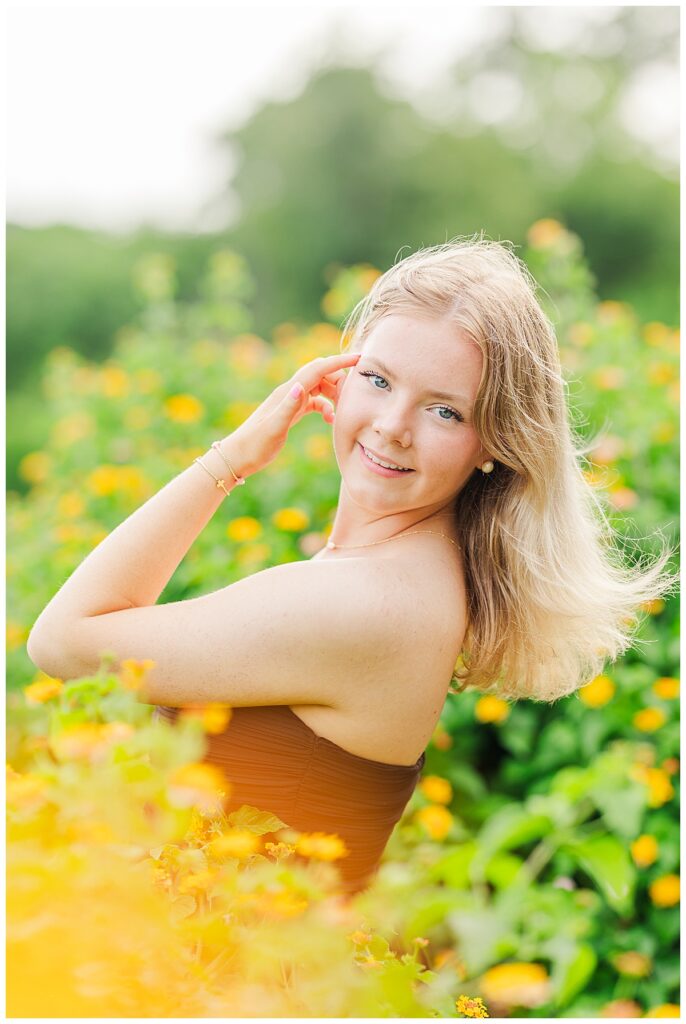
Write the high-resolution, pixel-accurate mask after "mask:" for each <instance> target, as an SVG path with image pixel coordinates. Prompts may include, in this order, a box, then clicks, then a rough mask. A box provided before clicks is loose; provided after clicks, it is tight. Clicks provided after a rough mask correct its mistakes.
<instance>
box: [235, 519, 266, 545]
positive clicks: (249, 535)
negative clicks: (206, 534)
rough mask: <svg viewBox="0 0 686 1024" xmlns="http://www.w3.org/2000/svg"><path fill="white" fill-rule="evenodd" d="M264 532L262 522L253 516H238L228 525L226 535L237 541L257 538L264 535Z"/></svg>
mask: <svg viewBox="0 0 686 1024" xmlns="http://www.w3.org/2000/svg"><path fill="white" fill-rule="evenodd" d="M262 532H263V531H262V524H261V523H260V522H259V521H258V520H257V519H253V517H252V516H238V518H237V519H232V520H231V521H230V522H229V523H228V524H227V527H226V536H227V537H228V538H229V540H236V541H246V540H255V539H256V538H257V537H261V536H262Z"/></svg>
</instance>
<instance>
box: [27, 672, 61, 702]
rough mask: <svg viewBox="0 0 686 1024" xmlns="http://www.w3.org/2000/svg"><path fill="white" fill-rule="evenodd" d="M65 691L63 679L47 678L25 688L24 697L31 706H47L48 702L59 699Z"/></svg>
mask: <svg viewBox="0 0 686 1024" xmlns="http://www.w3.org/2000/svg"><path fill="white" fill-rule="evenodd" d="M63 689H64V683H63V682H62V680H61V679H53V678H51V677H50V676H45V678H43V679H37V680H36V681H35V682H33V683H31V684H30V685H29V686H25V687H24V696H25V697H26V700H27V701H28V703H29V704H45V702H46V701H47V700H52V698H53V697H57V695H58V694H60V693H61V692H62V690H63Z"/></svg>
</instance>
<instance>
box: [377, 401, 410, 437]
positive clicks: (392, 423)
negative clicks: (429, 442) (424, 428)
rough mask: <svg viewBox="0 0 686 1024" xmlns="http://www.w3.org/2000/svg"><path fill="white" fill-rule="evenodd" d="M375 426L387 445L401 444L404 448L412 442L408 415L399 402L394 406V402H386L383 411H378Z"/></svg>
mask: <svg viewBox="0 0 686 1024" xmlns="http://www.w3.org/2000/svg"><path fill="white" fill-rule="evenodd" d="M373 426H374V430H375V432H376V433H377V434H378V435H379V436H380V437H382V438H383V441H384V444H386V445H390V444H399V445H400V446H401V447H402V448H409V446H410V444H411V443H412V434H411V431H410V427H409V425H408V422H407V416H406V415H405V414H404V413H403V411H402V410H401V408H400V406H399V405H397V404H396V405H395V406H394V405H393V403H392V402H387V403H385V408H384V409H383V411H378V412H377V414H376V416H375V418H374V425H373Z"/></svg>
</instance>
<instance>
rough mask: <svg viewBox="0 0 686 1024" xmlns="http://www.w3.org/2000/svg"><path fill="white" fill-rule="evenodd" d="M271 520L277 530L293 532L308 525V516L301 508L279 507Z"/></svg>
mask: <svg viewBox="0 0 686 1024" xmlns="http://www.w3.org/2000/svg"><path fill="white" fill-rule="evenodd" d="M272 522H273V524H274V526H275V527H276V528H277V530H288V531H291V532H293V533H295V532H297V531H298V530H304V529H305V528H306V527H307V526H309V524H310V517H309V516H308V514H307V512H305V511H303V509H301V508H281V509H279V510H278V512H275V513H274V515H273V516H272Z"/></svg>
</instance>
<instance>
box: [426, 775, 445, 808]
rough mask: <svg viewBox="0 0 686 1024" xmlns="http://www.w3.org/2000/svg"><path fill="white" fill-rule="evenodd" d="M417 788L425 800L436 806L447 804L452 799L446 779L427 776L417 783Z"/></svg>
mask: <svg viewBox="0 0 686 1024" xmlns="http://www.w3.org/2000/svg"><path fill="white" fill-rule="evenodd" d="M419 788H420V790H421V792H422V793H423V794H424V796H425V797H426V798H427V800H431V801H433V803H436V804H449V803H450V801H451V800H452V798H453V787H452V786H451V785H450V783H449V782H448V780H447V779H442V778H440V776H438V775H427V776H425V777H424V778H423V779H422V781H421V782H420V783H419Z"/></svg>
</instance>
